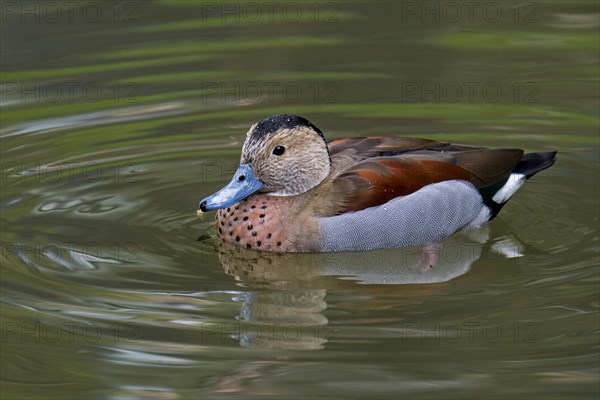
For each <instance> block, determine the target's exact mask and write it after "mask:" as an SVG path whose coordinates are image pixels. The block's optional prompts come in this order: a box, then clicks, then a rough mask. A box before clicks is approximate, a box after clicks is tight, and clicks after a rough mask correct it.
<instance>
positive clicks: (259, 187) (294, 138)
mask: <svg viewBox="0 0 600 400" xmlns="http://www.w3.org/2000/svg"><path fill="white" fill-rule="evenodd" d="M330 169H331V159H330V158H329V151H328V150H327V143H326V142H325V138H324V137H323V134H322V133H321V131H320V130H319V128H317V127H316V126H314V125H313V124H311V123H310V122H309V121H307V120H306V119H304V118H302V117H299V116H296V115H292V114H279V115H273V116H272V117H269V118H267V119H264V120H262V121H260V122H257V123H256V124H254V125H252V127H251V128H250V130H249V131H248V133H247V135H246V141H245V142H244V147H243V148H242V157H241V159H240V166H239V168H238V169H237V171H236V172H235V174H234V175H233V178H232V179H231V181H230V182H229V183H228V184H227V185H226V186H225V187H224V188H223V189H221V190H219V191H218V192H217V193H215V194H212V195H210V196H208V197H207V198H205V199H203V200H201V201H200V209H201V210H202V211H208V210H217V209H220V208H226V207H229V206H231V205H233V204H235V203H237V202H238V201H241V200H243V199H245V198H246V197H248V196H250V195H251V194H253V193H256V192H258V193H265V194H270V195H273V196H295V195H298V194H301V193H304V192H306V191H308V190H310V189H312V188H313V187H315V186H317V185H318V184H319V183H321V182H322V181H323V180H324V179H325V178H326V177H327V176H328V175H329V172H330Z"/></svg>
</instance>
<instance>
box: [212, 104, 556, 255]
mask: <svg viewBox="0 0 600 400" xmlns="http://www.w3.org/2000/svg"><path fill="white" fill-rule="evenodd" d="M555 157H556V152H545V153H528V154H523V150H520V149H487V148H483V147H475V146H466V145H458V144H452V143H446V142H440V141H434V140H427V139H416V138H403V137H363V138H347V139H339V140H334V141H332V142H329V143H327V142H326V141H325V138H324V136H323V134H322V133H321V131H320V130H319V129H318V128H317V127H316V126H314V125H313V124H311V123H310V122H309V121H307V120H306V119H304V118H302V117H299V116H296V115H291V114H280V115H274V116H272V117H269V118H267V119H264V120H262V121H260V122H258V123H256V124H254V125H253V126H252V127H251V128H250V130H249V131H248V133H247V136H246V141H245V142H244V146H243V148H242V156H241V161H240V166H239V168H238V169H237V171H236V172H235V174H234V175H233V178H232V179H231V182H229V183H228V184H227V185H226V186H225V187H224V188H223V189H221V190H220V191H218V192H217V193H215V194H213V195H211V196H208V197H207V198H205V199H203V200H201V201H200V209H201V210H202V211H204V212H206V211H208V210H218V211H217V213H216V229H217V233H218V235H219V237H220V238H221V239H222V240H223V241H225V242H229V243H232V244H235V245H239V246H243V247H246V248H249V249H255V250H268V251H277V252H333V251H360V250H373V249H379V248H392V247H404V246H413V245H417V244H423V243H429V242H435V241H439V240H441V239H443V238H445V237H447V236H450V235H452V234H453V233H455V232H459V231H466V230H469V229H473V228H477V227H479V226H481V225H482V224H484V223H485V222H487V221H489V220H490V219H492V218H494V217H495V216H496V215H497V214H498V212H499V211H500V209H501V208H502V206H503V205H504V204H505V203H506V202H507V201H508V200H509V199H510V197H511V196H512V195H514V194H515V192H516V191H517V190H518V189H519V188H520V187H521V186H522V185H523V184H524V183H525V181H526V180H527V179H528V178H530V177H532V176H533V175H534V174H536V173H537V172H539V171H542V170H544V169H546V168H548V167H550V166H551V165H552V164H554V161H555V159H556V158H555Z"/></svg>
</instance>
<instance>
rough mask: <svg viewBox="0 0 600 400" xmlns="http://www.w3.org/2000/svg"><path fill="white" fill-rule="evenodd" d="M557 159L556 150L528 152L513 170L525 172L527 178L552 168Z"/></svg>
mask: <svg viewBox="0 0 600 400" xmlns="http://www.w3.org/2000/svg"><path fill="white" fill-rule="evenodd" d="M555 161H556V152H555V151H548V152H544V153H527V154H523V157H522V158H521V160H520V161H519V163H518V164H517V166H516V167H515V169H513V172H515V173H518V174H523V175H525V176H526V177H527V179H529V178H531V177H532V176H533V175H535V174H537V173H538V172H540V171H543V170H545V169H546V168H550V167H551V166H552V164H554V162H555Z"/></svg>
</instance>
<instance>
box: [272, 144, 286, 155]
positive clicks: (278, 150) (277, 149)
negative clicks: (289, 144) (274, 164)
mask: <svg viewBox="0 0 600 400" xmlns="http://www.w3.org/2000/svg"><path fill="white" fill-rule="evenodd" d="M283 153H285V147H283V146H276V147H275V148H274V149H273V154H275V155H276V156H280V155H282V154H283Z"/></svg>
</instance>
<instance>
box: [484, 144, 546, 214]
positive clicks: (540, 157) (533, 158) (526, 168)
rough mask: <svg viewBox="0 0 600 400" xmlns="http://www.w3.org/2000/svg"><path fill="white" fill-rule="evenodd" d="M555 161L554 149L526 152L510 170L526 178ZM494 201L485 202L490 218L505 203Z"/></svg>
mask: <svg viewBox="0 0 600 400" xmlns="http://www.w3.org/2000/svg"><path fill="white" fill-rule="evenodd" d="M555 162H556V151H548V152H543V153H527V154H523V157H521V160H520V161H519V162H518V163H517V165H516V167H515V168H514V169H513V170H512V172H513V173H517V174H523V175H525V177H526V178H527V179H529V178H531V177H532V176H533V175H535V174H537V173H538V172H540V171H543V170H545V169H546V168H550V167H551V166H552V165H553V164H554V163H555ZM507 201H508V200H507ZM507 201H505V202H504V203H496V202H495V201H493V200H492V199H489V200H487V201H486V202H485V204H486V205H487V206H488V207H489V209H490V220H492V219H494V218H496V216H497V215H498V213H499V212H500V210H502V207H504V205H505V204H506V203H507Z"/></svg>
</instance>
